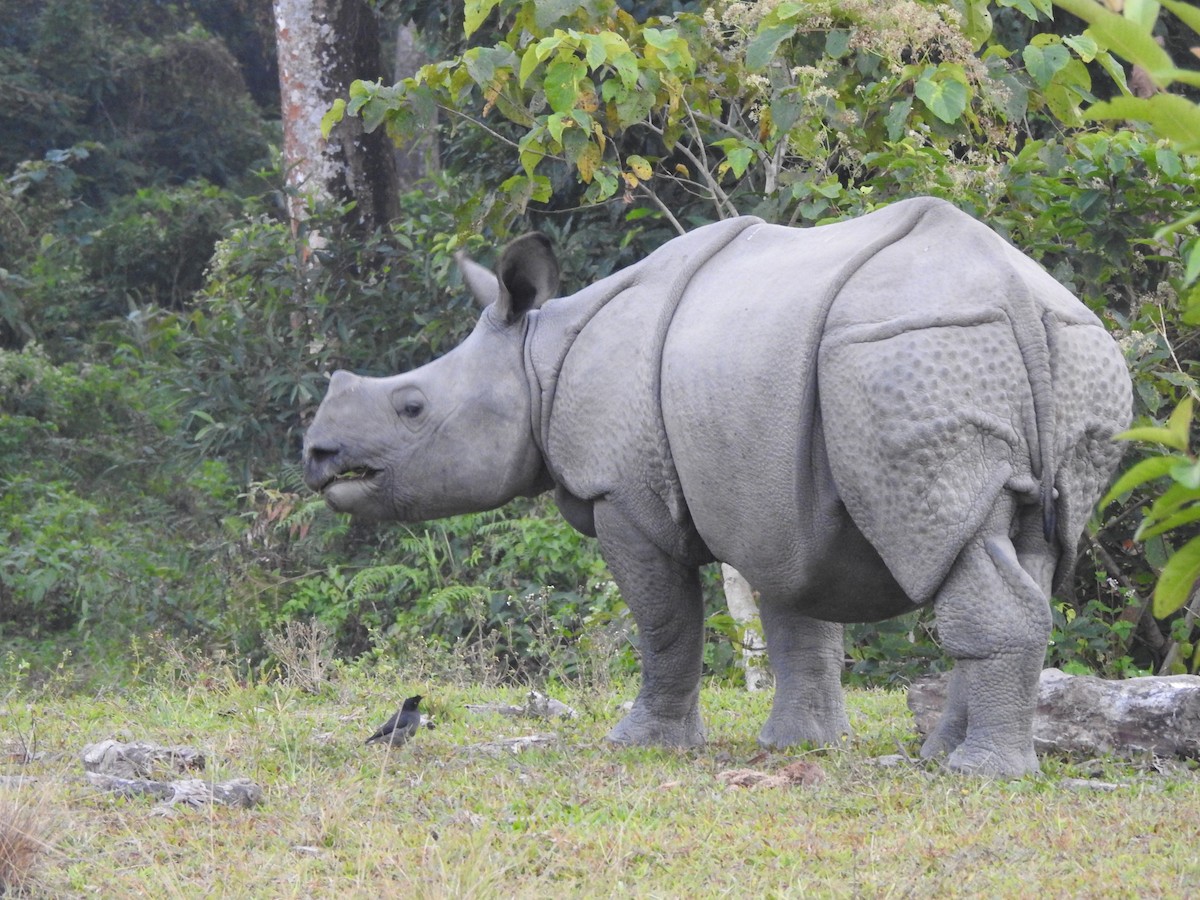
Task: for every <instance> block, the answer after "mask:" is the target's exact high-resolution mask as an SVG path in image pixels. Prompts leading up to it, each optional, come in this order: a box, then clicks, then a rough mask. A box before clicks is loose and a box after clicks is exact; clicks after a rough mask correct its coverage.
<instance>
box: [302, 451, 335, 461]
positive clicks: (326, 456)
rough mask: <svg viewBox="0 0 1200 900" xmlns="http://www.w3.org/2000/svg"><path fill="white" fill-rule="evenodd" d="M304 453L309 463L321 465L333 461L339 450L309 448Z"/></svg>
mask: <svg viewBox="0 0 1200 900" xmlns="http://www.w3.org/2000/svg"><path fill="white" fill-rule="evenodd" d="M304 452H305V455H306V456H307V457H308V461H309V462H312V463H318V464H320V463H323V462H327V461H329V460H331V459H333V458H334V457H335V456H337V455H338V453H339V450H338V448H337V447H308V448H306V449H305V451H304Z"/></svg>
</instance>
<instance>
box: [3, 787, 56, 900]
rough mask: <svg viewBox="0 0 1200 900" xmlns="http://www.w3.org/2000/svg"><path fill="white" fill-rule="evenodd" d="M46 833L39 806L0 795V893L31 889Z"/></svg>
mask: <svg viewBox="0 0 1200 900" xmlns="http://www.w3.org/2000/svg"><path fill="white" fill-rule="evenodd" d="M3 790H4V789H0V791H3ZM48 831H49V822H48V819H47V817H46V815H45V814H44V812H43V810H42V808H41V806H40V805H38V804H35V803H29V802H26V801H24V800H22V799H21V798H20V796H19V795H17V794H11V795H10V794H9V793H8V792H7V791H4V792H3V793H0V894H6V895H15V894H21V893H25V892H27V891H29V890H30V889H32V888H33V887H34V886H35V884H36V874H37V870H38V868H39V865H40V863H41V861H42V857H43V856H44V854H45V851H46V848H47V846H48V844H47V843H46V839H45V835H46V834H47V833H48Z"/></svg>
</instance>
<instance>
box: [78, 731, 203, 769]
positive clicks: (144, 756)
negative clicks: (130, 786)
mask: <svg viewBox="0 0 1200 900" xmlns="http://www.w3.org/2000/svg"><path fill="white" fill-rule="evenodd" d="M83 768H84V770H85V771H88V772H96V773H98V774H101V775H113V776H116V777H117V778H149V777H151V776H152V775H160V776H161V775H164V774H168V775H174V774H180V773H183V772H189V771H203V770H204V754H203V753H201V752H200V751H199V750H197V749H195V748H194V747H183V746H180V747H163V746H160V745H159V744H152V743H149V742H148V741H135V742H133V743H123V742H121V741H116V740H107V741H101V742H100V743H98V744H88V745H87V746H86V747H84V748H83Z"/></svg>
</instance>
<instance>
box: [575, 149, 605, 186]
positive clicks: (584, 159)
mask: <svg viewBox="0 0 1200 900" xmlns="http://www.w3.org/2000/svg"><path fill="white" fill-rule="evenodd" d="M575 166H576V168H578V169H579V177H580V178H582V179H583V183H584V184H591V183H592V179H593V178H595V177H596V170H597V169H598V168H599V167H600V148H599V147H597V146H596V145H595V144H592V143H588V144H585V145H584V147H583V150H582V152H580V154H579V156H577V157H576V158H575Z"/></svg>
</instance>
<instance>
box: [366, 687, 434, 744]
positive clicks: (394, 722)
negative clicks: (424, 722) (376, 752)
mask: <svg viewBox="0 0 1200 900" xmlns="http://www.w3.org/2000/svg"><path fill="white" fill-rule="evenodd" d="M420 702H421V695H420V694H417V696H415V697H409V698H408V699H407V700H405V701H404V705H403V706H402V707H400V711H399V712H398V713H396V714H395V715H394V716H392V717H391V718H390V719H388V720H387V721H386V722H384V723H383V724H382V725H380V726H379V730H378V731H376V732H375V733H374V734H373V735H371V736H370V737H369V738H367V739H366V741H365V743H367V744H369V743H371V742H372V741H383V742H384V743H386V744H389V745H391V746H392V747H399V746H400V745H401V744H404V743H406V742H407V741H408V739H409V738H410V737H412V736H413V735H414V734H416V733H417V729H418V728H420V727H421V711H420V710H418V709H417V704H419V703H420Z"/></svg>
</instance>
